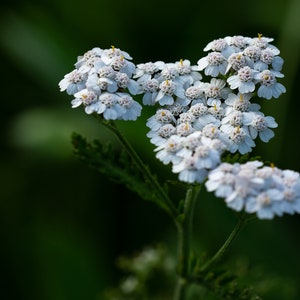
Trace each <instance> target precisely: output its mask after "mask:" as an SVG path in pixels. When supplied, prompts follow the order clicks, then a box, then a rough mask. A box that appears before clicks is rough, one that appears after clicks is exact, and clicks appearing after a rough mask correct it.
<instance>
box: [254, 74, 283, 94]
mask: <svg viewBox="0 0 300 300" xmlns="http://www.w3.org/2000/svg"><path fill="white" fill-rule="evenodd" d="M276 77H283V74H281V73H280V72H276V71H271V70H264V71H262V72H261V73H259V74H258V75H257V76H256V79H258V80H259V81H260V84H261V86H260V87H259V88H258V91H257V95H258V96H259V97H261V98H265V99H268V100H269V99H271V98H272V97H274V98H278V97H279V96H280V95H281V94H282V93H285V92H286V89H285V87H284V86H283V85H282V84H281V83H279V82H277V79H276Z"/></svg>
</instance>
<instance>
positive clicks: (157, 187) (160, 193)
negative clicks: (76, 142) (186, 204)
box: [95, 115, 177, 219]
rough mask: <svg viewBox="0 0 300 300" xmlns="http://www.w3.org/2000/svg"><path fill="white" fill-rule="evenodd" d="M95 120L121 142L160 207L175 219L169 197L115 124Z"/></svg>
mask: <svg viewBox="0 0 300 300" xmlns="http://www.w3.org/2000/svg"><path fill="white" fill-rule="evenodd" d="M95 116H96V118H97V119H98V120H99V121H100V122H101V124H102V125H104V126H105V127H107V128H108V129H109V130H110V131H111V132H112V133H113V134H114V135H115V136H116V137H117V138H118V139H119V141H120V142H121V144H122V145H123V146H124V148H125V150H126V151H127V153H128V154H129V155H130V156H131V158H132V159H133V160H134V162H135V163H136V165H137V166H138V167H139V169H140V171H141V173H142V174H143V175H144V176H145V178H146V179H147V180H148V182H149V183H150V184H151V185H152V187H153V190H154V191H156V193H157V196H158V197H159V198H160V199H161V200H162V201H161V204H162V207H163V209H164V210H165V211H167V213H169V214H170V215H171V216H172V218H173V219H176V217H177V210H176V208H175V206H174V204H173V203H172V201H171V200H170V198H169V196H168V195H167V193H166V192H165V190H164V189H163V188H162V186H161V184H160V183H159V182H158V181H157V180H156V178H155V177H154V176H153V175H152V174H151V172H150V170H149V168H148V167H147V166H146V165H145V164H144V162H143V161H142V159H141V158H140V157H139V155H138V154H137V153H136V151H135V150H134V148H133V147H132V146H131V144H130V143H129V142H128V141H127V139H126V138H125V136H124V135H123V134H122V133H121V131H120V130H119V129H118V128H117V127H116V125H115V123H113V122H112V121H106V120H104V119H102V118H99V117H98V115H95Z"/></svg>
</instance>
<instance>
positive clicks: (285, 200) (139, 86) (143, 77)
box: [59, 34, 300, 219]
mask: <svg viewBox="0 0 300 300" xmlns="http://www.w3.org/2000/svg"><path fill="white" fill-rule="evenodd" d="M272 41H273V39H272V38H268V37H263V36H262V35H260V34H259V35H258V37H254V38H250V37H244V36H239V35H237V36H232V37H231V36H226V37H224V38H219V39H216V40H214V41H211V42H209V43H208V44H207V45H206V47H205V48H204V51H206V52H207V55H206V56H205V57H202V58H200V59H198V61H197V64H196V65H193V64H191V62H190V61H189V60H187V59H180V60H178V61H175V62H174V63H170V62H169V63H165V62H163V61H156V62H147V63H140V64H137V65H135V64H134V63H132V62H131V60H132V58H131V56H130V55H129V54H128V53H127V52H125V51H122V50H120V49H118V48H115V47H113V46H112V47H111V48H110V49H104V50H103V49H101V48H98V47H96V48H93V49H91V50H89V51H87V52H86V53H85V54H84V55H82V56H79V57H78V58H77V62H76V63H75V64H74V66H75V69H74V70H73V71H71V72H70V73H68V74H66V75H65V76H64V78H63V79H62V80H61V81H60V82H59V87H60V90H61V91H66V92H67V93H68V94H69V95H72V96H73V97H74V98H73V99H72V100H71V105H72V107H73V108H76V107H79V106H83V107H84V110H85V112H86V113H87V114H93V113H95V114H100V115H102V116H103V118H104V119H106V120H126V121H127V120H133V121H134V120H136V119H137V118H138V117H139V116H140V115H141V110H142V106H141V104H140V103H139V102H137V101H136V100H134V98H135V97H136V96H137V95H140V97H139V99H140V102H141V103H142V104H143V105H147V106H152V107H154V108H155V109H154V113H153V115H152V116H150V117H149V118H148V119H147V122H146V126H147V127H148V128H149V131H148V133H147V137H148V138H149V139H150V142H151V143H152V144H153V145H154V146H155V149H154V151H155V153H156V158H157V159H159V160H160V161H161V162H162V163H163V164H166V165H167V164H171V170H172V172H173V173H175V174H178V179H179V180H180V181H183V182H187V183H202V182H205V181H206V180H207V181H206V182H205V186H206V188H207V190H208V191H211V192H215V194H216V196H218V197H222V198H224V199H225V202H226V204H227V205H228V206H229V207H231V208H232V209H234V210H236V211H241V210H245V211H246V212H247V213H255V214H256V215H257V216H258V217H259V218H262V219H271V218H273V217H274V216H282V215H283V214H285V213H288V214H293V213H295V212H298V213H300V179H299V174H298V173H297V172H294V171H291V170H280V169H278V168H275V167H266V166H263V164H262V162H259V161H251V162H248V163H246V164H239V163H235V164H229V163H224V162H223V160H224V156H225V155H226V154H231V153H232V154H235V153H238V154H241V155H244V154H247V153H250V152H251V151H252V150H253V148H254V147H255V146H256V140H257V139H260V140H261V141H262V142H265V143H267V142H269V141H270V139H271V138H273V137H274V135H275V134H274V131H273V129H274V128H276V127H277V126H278V125H277V123H276V121H275V119H274V117H272V116H266V115H265V114H264V113H263V112H261V111H260V109H261V106H260V105H259V104H258V103H257V100H258V99H259V98H263V99H267V100H270V99H272V98H279V97H280V96H281V94H283V93H285V92H286V89H285V87H284V86H283V85H282V84H281V83H280V82H279V79H281V78H283V76H284V75H283V74H282V73H281V70H282V66H283V62H284V61H283V59H282V58H281V57H280V56H279V54H280V51H279V50H278V49H277V48H276V47H275V46H274V45H272V44H271V42H272ZM201 72H203V73H204V76H203V75H202V73H201Z"/></svg>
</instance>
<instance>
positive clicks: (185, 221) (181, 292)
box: [173, 185, 201, 300]
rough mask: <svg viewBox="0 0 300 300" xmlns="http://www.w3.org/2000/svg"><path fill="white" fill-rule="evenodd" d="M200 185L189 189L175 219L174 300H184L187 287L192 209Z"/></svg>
mask: <svg viewBox="0 0 300 300" xmlns="http://www.w3.org/2000/svg"><path fill="white" fill-rule="evenodd" d="M200 187H201V186H200V185H197V186H195V187H192V188H189V189H188V190H187V193H186V198H185V203H184V210H183V214H181V215H180V216H179V217H178V218H177V222H176V225H177V229H178V246H179V249H178V250H179V255H178V280H177V285H176V289H175V293H174V298H173V299H174V300H184V299H185V294H186V290H187V287H188V281H187V279H188V277H189V271H190V270H189V259H190V243H191V235H192V223H193V215H194V207H195V203H196V199H197V196H198V194H199V191H200Z"/></svg>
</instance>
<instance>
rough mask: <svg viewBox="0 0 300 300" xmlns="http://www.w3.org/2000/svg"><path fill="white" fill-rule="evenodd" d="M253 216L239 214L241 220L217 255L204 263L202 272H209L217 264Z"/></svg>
mask: <svg viewBox="0 0 300 300" xmlns="http://www.w3.org/2000/svg"><path fill="white" fill-rule="evenodd" d="M252 219H253V218H252V217H250V218H249V217H245V216H243V215H242V216H239V220H238V222H237V224H236V225H235V227H234V228H233V230H232V232H231V233H230V235H229V236H228V238H227V239H226V241H225V242H224V244H223V245H222V246H221V247H220V249H219V250H218V251H217V252H216V253H215V255H214V256H213V257H212V258H211V259H210V260H209V261H208V262H206V264H204V265H203V266H202V267H201V268H200V272H202V273H203V272H207V271H209V270H210V269H211V268H212V267H213V266H215V265H216V264H217V263H218V262H219V261H220V260H221V259H222V258H223V257H224V255H225V253H226V252H227V250H228V249H229V247H230V246H231V244H232V243H233V241H234V239H235V238H236V237H237V235H238V234H239V233H240V231H241V230H242V229H243V228H244V226H245V225H246V223H248V222H249V221H250V220H252Z"/></svg>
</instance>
